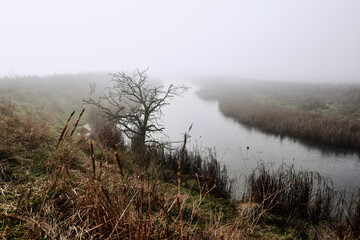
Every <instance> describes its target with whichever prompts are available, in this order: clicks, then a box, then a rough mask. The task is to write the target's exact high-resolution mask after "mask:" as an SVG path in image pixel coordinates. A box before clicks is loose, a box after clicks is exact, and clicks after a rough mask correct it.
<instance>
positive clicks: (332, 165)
mask: <svg viewBox="0 0 360 240" xmlns="http://www.w3.org/2000/svg"><path fill="white" fill-rule="evenodd" d="M197 89H198V88H197V87H196V86H192V88H191V89H190V90H189V91H187V92H186V93H185V94H183V96H182V97H177V98H174V99H173V100H172V101H171V104H170V105H168V106H166V108H165V109H164V111H163V113H164V116H163V118H162V119H163V124H164V127H165V132H166V134H167V135H168V136H169V138H170V141H181V140H182V139H183V134H184V133H185V132H186V131H187V130H188V129H189V127H190V125H191V124H193V127H192V129H191V131H190V135H191V138H190V139H189V144H188V148H189V149H191V148H193V147H196V148H197V149H202V150H204V151H206V149H207V148H212V149H214V150H216V153H217V159H218V161H219V162H220V163H222V164H225V165H226V166H227V169H228V172H229V175H230V176H231V177H232V178H236V179H238V182H239V181H240V182H241V181H243V177H244V176H246V175H247V174H248V173H249V172H251V170H252V169H253V168H255V167H256V166H257V164H258V163H259V161H264V162H267V163H273V164H275V166H280V165H281V164H282V163H285V164H288V165H290V164H293V165H294V166H295V168H296V169H306V170H310V171H317V172H319V173H320V174H321V175H322V176H325V177H330V178H332V180H333V183H334V187H335V189H336V190H342V189H344V188H346V189H347V190H348V191H349V192H352V191H354V190H355V189H357V187H358V186H360V177H359V176H360V158H359V154H358V153H355V152H349V151H344V150H341V149H333V148H328V147H324V146H319V145H316V144H311V143H303V142H300V141H298V140H295V139H292V138H288V137H280V136H275V135H269V134H265V133H263V132H261V131H258V130H256V129H254V128H251V127H247V126H244V125H242V124H240V123H238V122H236V121H235V120H233V119H231V118H228V117H225V116H224V115H223V114H222V113H221V112H220V111H219V108H218V102H217V101H208V100H203V99H201V98H200V97H198V96H197V95H196V94H195V93H196V90H197ZM247 147H248V148H249V149H247Z"/></svg>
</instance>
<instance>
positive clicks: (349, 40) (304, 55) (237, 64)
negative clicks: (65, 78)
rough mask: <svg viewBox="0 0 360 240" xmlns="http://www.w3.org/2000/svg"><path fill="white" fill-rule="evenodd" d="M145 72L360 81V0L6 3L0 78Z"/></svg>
mask: <svg viewBox="0 0 360 240" xmlns="http://www.w3.org/2000/svg"><path fill="white" fill-rule="evenodd" d="M146 67H149V68H150V73H151V74H154V75H157V76H171V75H174V76H175V75H180V76H217V77H221V76H227V77H239V78H258V79H331V80H333V79H338V80H354V79H355V80H359V82H360V1H359V0H337V1H335V0H296V1H295V0H247V1H245V0H234V1H230V0H229V1H226V0H222V1H220V0H217V1H215V0H181V1H170V0H162V1H161V0H143V1H137V0H128V1H121V0H118V1H107V0H102V1H100V0H99V1H90V0H76V1H75V0H72V1H70V0H42V1H41V0H31V1H29V0H1V1H0V75H9V74H10V75H14V74H38V75H44V74H52V73H76V72H87V71H121V70H125V71H128V70H132V69H134V68H140V69H142V68H146Z"/></svg>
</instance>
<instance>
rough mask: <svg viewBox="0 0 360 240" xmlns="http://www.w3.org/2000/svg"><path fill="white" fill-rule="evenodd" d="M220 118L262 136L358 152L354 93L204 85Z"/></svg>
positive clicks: (357, 90) (358, 108)
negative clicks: (214, 101) (263, 133)
mask: <svg viewBox="0 0 360 240" xmlns="http://www.w3.org/2000/svg"><path fill="white" fill-rule="evenodd" d="M199 94H200V96H202V97H204V98H211V99H217V100H219V108H220V110H221V112H222V113H223V114H224V115H226V116H229V117H232V118H234V119H236V120H238V121H239V122H241V123H243V124H246V125H248V126H252V127H256V128H258V129H261V130H263V131H265V132H268V133H273V134H279V135H282V136H290V137H294V138H299V139H302V140H306V141H313V142H317V143H322V144H327V145H330V146H337V147H345V148H352V149H359V147H360V127H359V126H360V120H359V118H358V116H359V113H360V98H359V96H360V87H359V86H358V85H331V84H330V85H325V84H323V85H321V84H299V83H293V84H290V83H266V82H262V83H260V82H256V83H249V84H247V83H243V84H236V85H234V84H230V83H224V84H222V85H218V84H208V85H206V86H205V85H204V87H203V89H202V90H201V91H200V92H199Z"/></svg>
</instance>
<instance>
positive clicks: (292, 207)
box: [0, 76, 360, 239]
mask: <svg viewBox="0 0 360 240" xmlns="http://www.w3.org/2000/svg"><path fill="white" fill-rule="evenodd" d="M68 77H69V76H68ZM72 77H74V78H76V77H75V76H72ZM72 77H71V78H72ZM58 78H60V79H61V76H56V79H58ZM15 80H16V79H15ZM15 80H14V79H13V80H11V81H13V82H12V84H14V83H16V81H15ZM40 80H43V79H40ZM50 80H51V77H50ZM52 84H54V86H56V87H54V88H53V87H49V86H48V85H47V86H48V92H42V94H38V93H34V92H33V90H34V89H32V88H31V87H29V88H27V89H26V90H25V89H22V88H21V87H19V86H21V84H20V85H16V84H15V85H13V86H16V87H14V88H12V89H13V90H12V91H9V92H7V94H8V95H6V94H4V99H3V100H2V101H1V105H0V125H1V128H0V138H1V141H0V164H1V165H0V168H1V172H0V176H1V183H0V187H1V194H0V211H1V213H0V233H1V236H2V237H3V238H5V239H22V238H33V239H54V238H59V239H124V238H125V239H259V238H260V239H269V238H273V239H279V238H293V239H323V238H328V239H334V238H336V237H340V238H345V237H346V238H348V239H351V238H358V237H359V227H358V226H359V223H360V219H359V216H360V207H359V206H360V201H359V196H358V195H353V199H352V200H351V201H345V200H344V197H343V195H342V193H340V192H336V191H334V190H333V188H332V185H331V181H330V180H328V179H325V178H323V177H322V176H320V175H319V174H317V173H313V172H308V171H297V170H295V169H294V168H293V167H291V166H290V167H289V166H283V167H281V168H279V169H278V168H277V167H276V168H272V167H271V166H268V165H265V164H264V165H259V166H258V168H256V169H254V170H253V171H252V174H251V175H250V177H249V178H248V180H247V181H246V182H245V183H243V184H245V189H246V191H245V192H244V195H243V196H242V197H241V198H233V195H232V189H231V186H232V185H231V182H230V179H229V176H228V174H227V170H226V168H225V167H224V166H222V165H221V164H220V163H219V162H218V160H217V158H216V155H215V154H212V153H211V152H209V154H205V155H204V154H203V153H202V152H196V151H191V150H189V149H186V144H187V139H186V137H185V138H184V141H183V142H182V143H181V145H180V146H179V147H178V148H177V149H175V150H174V151H171V152H169V151H164V149H163V148H162V147H159V146H148V147H146V150H145V151H143V150H142V151H140V152H137V151H136V149H134V148H131V147H129V146H126V144H124V141H123V139H122V137H123V136H122V134H121V132H120V131H119V128H117V127H116V123H115V124H114V122H111V121H108V119H107V118H104V116H103V115H99V114H98V111H97V110H96V109H91V108H89V109H85V111H84V112H82V107H83V106H81V101H82V98H83V96H84V97H86V96H87V95H86V94H88V91H86V90H84V88H86V87H87V83H86V84H85V85H86V87H83V85H81V86H82V87H80V88H79V89H77V88H75V87H74V88H72V90H73V91H75V92H76V94H75V93H74V95H73V96H72V97H71V98H70V97H66V96H65V97H62V95H61V94H62V91H61V90H60V91H59V89H61V88H59V87H58V85H57V83H56V82H52ZM59 84H64V82H61V83H59ZM67 84H69V85H71V83H69V82H68V83H67ZM43 85H44V84H43ZM45 85H46V84H45ZM29 86H31V85H29ZM32 86H36V84H34V85H32ZM18 87H19V88H18ZM35 89H36V88H35ZM45 89H46V88H45ZM66 89H67V88H64V90H63V91H64V92H67V90H66ZM14 91H15V92H19V93H21V94H22V95H16V97H15V98H16V99H13V98H11V96H12V94H13V93H14ZM4 93H5V91H4ZM21 96H26V98H31V99H33V102H32V104H30V105H29V104H28V102H27V100H24V99H23V98H22V97H21ZM8 97H10V100H9V99H8ZM45 100H46V101H45ZM78 101H79V102H78ZM51 106H57V107H56V108H52V107H51ZM77 106H78V107H77ZM71 108H76V109H75V110H76V111H75V113H72V110H71V111H69V109H71ZM59 109H61V111H59V112H58V110H59ZM67 111H69V112H68V113H67V114H64V112H67ZM59 113H60V114H59ZM70 113H71V114H70ZM69 115H70V116H69ZM85 123H89V124H90V125H91V128H92V131H91V132H88V131H87V130H84V128H83V126H84V125H85ZM185 130H186V129H185ZM190 133H191V132H190ZM186 136H187V135H186ZM339 203H341V204H339ZM339 206H341V207H339ZM336 227H337V228H336Z"/></svg>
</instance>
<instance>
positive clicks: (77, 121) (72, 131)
mask: <svg viewBox="0 0 360 240" xmlns="http://www.w3.org/2000/svg"><path fill="white" fill-rule="evenodd" d="M84 112H85V108H83V110H82V111H81V113H80V114H79V117H78V119H77V120H76V123H75V125H74V127H73V129H72V130H71V133H70V137H71V136H72V135H73V134H74V131H75V129H76V127H77V125H78V124H79V121H80V118H81V116H82V115H83V113H84Z"/></svg>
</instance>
